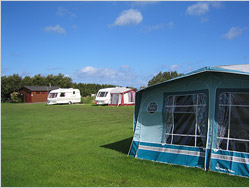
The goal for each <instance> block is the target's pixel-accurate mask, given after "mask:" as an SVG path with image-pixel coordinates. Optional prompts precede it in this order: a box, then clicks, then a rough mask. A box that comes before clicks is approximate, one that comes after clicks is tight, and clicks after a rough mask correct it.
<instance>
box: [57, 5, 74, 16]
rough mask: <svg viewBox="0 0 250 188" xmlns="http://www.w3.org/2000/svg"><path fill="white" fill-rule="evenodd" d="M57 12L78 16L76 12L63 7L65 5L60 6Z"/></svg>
mask: <svg viewBox="0 0 250 188" xmlns="http://www.w3.org/2000/svg"><path fill="white" fill-rule="evenodd" d="M56 14H57V15H58V16H64V15H69V16H71V17H75V16H76V14H75V13H73V12H70V11H69V10H67V9H66V8H63V7H58V9H57V12H56Z"/></svg>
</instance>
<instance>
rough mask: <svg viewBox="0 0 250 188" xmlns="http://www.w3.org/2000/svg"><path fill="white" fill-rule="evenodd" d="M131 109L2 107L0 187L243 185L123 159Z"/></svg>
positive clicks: (227, 178) (239, 179) (192, 171)
mask: <svg viewBox="0 0 250 188" xmlns="http://www.w3.org/2000/svg"><path fill="white" fill-rule="evenodd" d="M133 112H134V107H132V106H130V107H108V106H104V107H103V106H92V105H57V106H46V105H45V104H2V106H1V185H2V187H13V186H15V187H25V186H28V187H54V186H57V187H120V186H121V187H202V186H205V187H248V186H249V180H248V179H247V178H242V177H236V176H230V175H226V174H220V173H215V172H205V171H203V170H201V169H197V168H186V167H182V166H173V165H169V164H160V163H155V162H152V161H146V160H140V159H135V158H133V157H129V156H127V152H128V150H129V147H130V142H131V139H132V136H133V129H132V122H133Z"/></svg>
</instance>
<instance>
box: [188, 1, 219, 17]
mask: <svg viewBox="0 0 250 188" xmlns="http://www.w3.org/2000/svg"><path fill="white" fill-rule="evenodd" d="M211 7H213V8H221V7H222V4H221V2H197V3H196V4H193V5H191V6H188V7H187V10H186V13H187V14H189V15H192V16H201V15H204V14H206V13H207V12H209V10H210V8H211Z"/></svg>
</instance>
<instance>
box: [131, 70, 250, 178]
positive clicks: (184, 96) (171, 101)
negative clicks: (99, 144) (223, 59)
mask: <svg viewBox="0 0 250 188" xmlns="http://www.w3.org/2000/svg"><path fill="white" fill-rule="evenodd" d="M129 155H131V156H134V157H136V158H139V159H148V160H152V161H158V162H163V163H170V164H177V165H184V166H190V167H199V168H203V169H204V170H211V171H218V172H222V173H229V174H232V175H239V176H245V177H249V66H248V65H234V66H221V67H204V68H202V69H199V70H196V71H193V72H191V73H188V74H185V75H183V76H180V77H177V78H174V79H171V80H168V81H165V82H162V83H160V84H157V85H154V86H151V87H147V88H144V89H142V90H140V91H138V92H137V93H136V101H135V114H134V137H133V141H132V143H131V147H130V151H129Z"/></svg>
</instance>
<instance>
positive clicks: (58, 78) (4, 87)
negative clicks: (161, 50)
mask: <svg viewBox="0 0 250 188" xmlns="http://www.w3.org/2000/svg"><path fill="white" fill-rule="evenodd" d="M181 75H183V74H178V73H177V72H176V71H174V72H160V73H158V74H157V75H156V76H154V77H153V78H152V79H151V80H149V82H148V86H152V85H155V84H158V83H160V82H163V81H166V80H169V79H172V78H175V77H178V76H181ZM24 85H27V86H49V85H51V86H58V87H60V88H77V89H79V90H80V92H81V96H83V97H85V96H89V95H91V94H94V93H97V92H98V90H99V89H101V88H107V87H115V85H108V84H85V83H73V82H72V79H71V78H70V77H67V76H64V75H63V74H61V73H60V74H58V75H52V74H50V75H48V76H41V74H37V75H35V76H33V77H30V76H25V77H24V78H22V77H21V76H19V75H18V74H13V75H10V76H2V78H1V101H2V102H5V101H8V100H9V99H10V95H11V93H13V92H15V91H17V90H18V89H20V88H21V87H22V86H24ZM144 87H145V86H144ZM141 88H143V87H141Z"/></svg>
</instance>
